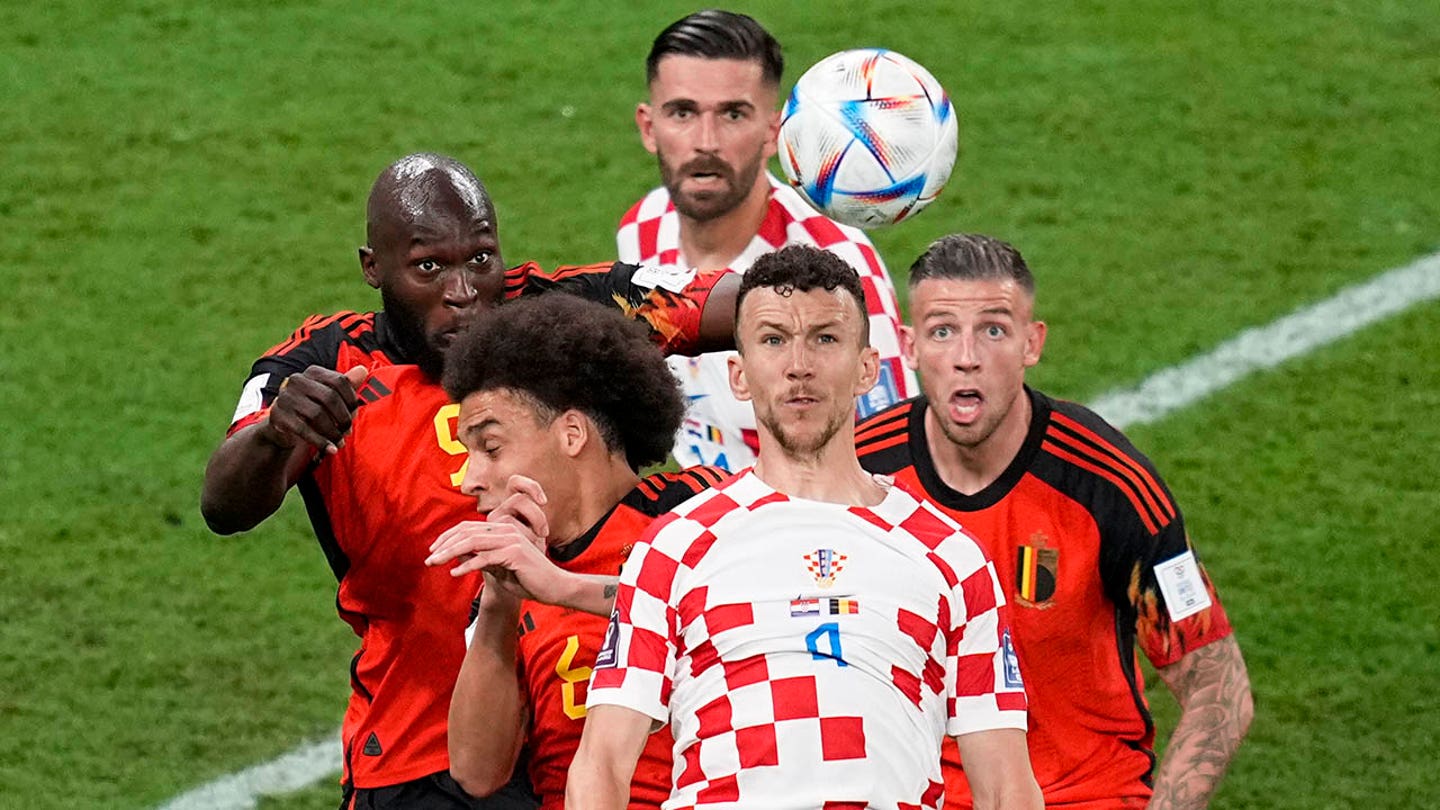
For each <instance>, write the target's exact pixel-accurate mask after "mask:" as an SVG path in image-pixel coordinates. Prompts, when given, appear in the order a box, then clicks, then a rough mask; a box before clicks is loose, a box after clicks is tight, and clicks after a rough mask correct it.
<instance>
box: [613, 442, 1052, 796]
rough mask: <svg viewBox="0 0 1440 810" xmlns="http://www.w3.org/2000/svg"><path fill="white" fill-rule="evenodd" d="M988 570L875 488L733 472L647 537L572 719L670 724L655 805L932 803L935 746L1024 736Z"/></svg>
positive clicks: (628, 571) (949, 528)
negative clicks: (854, 493) (857, 491)
mask: <svg viewBox="0 0 1440 810" xmlns="http://www.w3.org/2000/svg"><path fill="white" fill-rule="evenodd" d="M1004 599H1005V597H1004V596H1003V594H1002V592H1001V590H1000V586H999V583H998V582H997V581H996V578H995V573H994V568H993V566H992V565H991V564H990V562H989V561H988V560H987V559H986V558H985V555H984V553H983V552H981V550H980V548H979V546H977V545H976V544H975V542H974V541H973V540H972V539H971V538H970V537H968V536H967V535H966V534H964V532H963V530H961V529H960V527H959V525H958V524H956V523H955V522H954V521H952V520H950V519H949V518H947V517H945V516H944V515H942V514H941V513H940V512H939V511H937V510H936V509H935V508H934V507H932V506H930V505H929V504H928V503H924V502H921V501H917V500H916V499H915V498H914V497H913V496H912V495H910V494H909V493H907V492H906V491H905V490H902V489H900V488H899V487H892V488H890V489H889V490H888V492H887V493H886V496H885V498H884V500H883V501H882V502H881V503H880V504H879V505H877V506H874V507H859V506H846V505H843V504H834V503H823V502H819V501H811V500H804V499H798V498H791V497H788V496H786V495H784V494H782V493H779V492H776V491H775V490H774V489H772V488H770V487H769V486H767V485H766V484H765V483H764V482H763V481H761V480H760V479H759V478H758V477H757V476H756V475H755V474H754V472H753V471H747V472H745V473H744V474H742V475H739V476H737V477H735V478H733V479H731V480H730V481H728V482H726V483H724V484H721V485H720V487H719V488H717V489H714V490H711V491H709V492H707V493H704V494H701V495H699V496H696V497H695V498H692V499H691V500H689V501H687V502H686V503H684V504H682V505H681V506H680V507H678V508H677V509H676V510H675V511H673V512H671V513H670V514H668V515H665V516H663V517H661V518H660V519H659V520H657V521H656V522H655V523H653V524H651V528H650V530H649V531H648V532H647V533H646V535H645V536H644V538H643V539H642V541H641V542H640V543H637V544H636V547H635V550H634V551H633V552H632V553H631V555H630V558H629V560H628V561H627V562H626V563H625V567H624V570H623V571H622V572H621V575H620V586H619V592H618V594H617V596H616V600H615V613H614V615H613V616H612V617H611V624H610V628H609V630H608V631H607V633H606V641H605V646H604V647H603V648H602V649H601V652H600V653H599V655H598V656H597V658H596V664H595V670H594V674H593V675H592V676H591V681H590V693H589V700H588V705H590V706H596V705H601V704H608V705H617V706H624V707H627V708H630V709H633V710H635V711H639V712H642V713H644V714H646V715H648V716H650V717H653V718H655V719H657V720H660V721H662V722H669V723H670V725H671V732H672V733H673V735H674V739H675V769H674V784H673V790H672V792H671V794H670V798H669V800H667V802H666V803H665V805H664V806H665V807H666V808H681V807H695V806H703V807H773V808H783V807H795V808H817V807H835V808H841V807H844V808H850V807H854V808H858V807H866V806H870V807H889V808H896V807H901V808H935V807H938V806H939V804H940V800H941V796H942V792H943V784H942V781H941V776H940V741H941V739H942V737H943V736H944V735H946V734H949V735H959V734H967V733H970V732H975V731H984V730H989V729H998V728H1018V729H1024V728H1025V725H1026V710H1025V693H1024V688H1023V686H1022V684H1021V680H1020V672H1019V666H1018V663H1017V660H1016V657H1015V654H1014V651H1013V649H1012V648H1011V646H1010V643H1009V630H1008V628H1007V627H1006V625H1005V622H1004V616H1003V611H1002V610H1001V608H1002V606H1003V605H1004Z"/></svg>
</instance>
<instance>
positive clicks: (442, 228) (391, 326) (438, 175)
mask: <svg viewBox="0 0 1440 810" xmlns="http://www.w3.org/2000/svg"><path fill="white" fill-rule="evenodd" d="M365 239H366V244H365V246H364V247H362V248H360V267H361V270H362V271H363V272H364V274H365V281H366V283H368V284H369V285H370V286H372V287H374V288H376V289H377V290H379V291H380V300H381V301H382V302H383V303H384V305H385V315H386V321H385V325H386V334H387V335H388V336H389V338H390V339H392V340H393V341H394V343H395V344H397V345H398V347H399V349H398V352H397V357H396V359H400V360H403V362H409V363H415V364H417V365H419V366H420V367H421V368H422V369H424V370H425V371H426V373H428V374H430V375H431V376H432V377H436V378H437V379H438V378H439V376H440V373H441V369H442V364H443V361H444V349H445V347H446V346H448V345H449V343H450V341H451V340H452V339H453V338H454V336H455V335H456V334H458V333H459V331H460V329H462V328H463V327H464V326H465V325H466V324H468V323H469V322H470V321H471V320H473V319H474V317H475V316H476V315H477V314H478V313H479V312H480V311H482V310H485V309H489V308H490V307H493V306H496V305H498V304H499V303H500V301H501V299H502V297H503V296H504V283H505V264H504V260H503V259H502V258H501V257H500V235H499V232H498V231H497V229H496V225H495V208H494V205H493V203H491V201H490V195H489V194H488V193H486V191H485V185H484V184H483V183H481V182H480V179H479V178H477V177H476V176H475V173H474V172H472V171H470V169H469V168H468V167H467V166H466V165H465V164H463V163H461V162H460V161H458V160H456V159H455V158H452V157H447V156H445V155H437V154H434V153H432V152H422V153H419V154H414V155H406V156H405V157H402V158H400V159H399V160H397V161H395V162H394V163H391V164H390V165H389V166H386V167H385V170H384V171H383V172H381V173H380V176H379V177H377V178H376V179H375V184H374V185H373V186H371V188H370V197H369V199H368V200H367V201H366V203H365Z"/></svg>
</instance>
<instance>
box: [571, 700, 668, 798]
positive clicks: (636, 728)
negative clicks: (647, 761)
mask: <svg viewBox="0 0 1440 810" xmlns="http://www.w3.org/2000/svg"><path fill="white" fill-rule="evenodd" d="M653 724H654V721H653V720H652V719H651V718H650V717H649V716H648V715H645V714H642V713H641V712H637V711H635V710H634V709H627V708H625V707H623V706H595V707H592V708H591V709H590V710H589V711H588V712H587V713H586V716H585V730H584V731H583V732H581V734H580V747H579V748H578V749H577V750H576V751H575V759H574V760H573V761H571V763H570V773H569V775H568V776H567V777H566V780H565V808H566V810H624V808H625V807H626V805H628V804H629V803H630V778H631V777H632V776H634V774H635V763H636V762H638V761H639V760H640V752H641V751H643V750H644V749H645V740H646V738H648V737H649V736H650V729H651V727H652V726H653Z"/></svg>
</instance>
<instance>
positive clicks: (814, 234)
mask: <svg viewBox="0 0 1440 810" xmlns="http://www.w3.org/2000/svg"><path fill="white" fill-rule="evenodd" d="M784 69H785V60H784V56H783V55H782V54H781V51H780V44H779V43H778V42H776V41H775V38H774V37H772V36H771V35H770V32H768V31H766V30H765V28H764V27H762V26H761V25H760V24H759V23H758V22H756V21H755V20H754V19H752V18H751V17H748V16H746V15H744V14H735V13H732V12H729V11H720V10H716V9H708V10H705V11H698V12H696V13H694V14H691V15H688V16H686V17H684V18H682V19H679V20H676V21H675V22H674V23H672V24H670V25H669V26H668V27H666V28H665V30H664V31H661V32H660V34H659V36H657V37H656V38H655V41H654V43H653V45H652V47H651V49H650V53H649V56H648V57H647V58H646V60H645V73H646V83H647V87H648V90H649V97H648V100H647V101H646V102H645V103H643V104H640V105H639V106H638V107H637V108H636V110H635V124H636V126H637V127H638V128H639V130H640V140H641V142H642V143H644V145H645V148H646V149H647V150H649V151H650V152H651V153H652V154H654V155H655V157H656V160H657V162H658V163H659V165H660V179H661V181H662V185H661V186H660V187H659V188H656V189H655V190H653V191H651V192H650V193H649V194H648V195H646V196H645V197H644V198H643V199H641V200H640V201H639V202H637V203H635V205H634V206H632V207H631V208H630V210H629V211H628V212H627V213H626V214H625V216H624V217H623V218H622V219H621V221H620V228H619V231H618V232H617V233H616V237H615V239H616V247H617V251H618V253H617V255H618V256H619V257H620V259H621V260H622V261H628V262H637V263H640V264H645V265H656V266H659V267H667V268H675V269H680V270H687V271H688V270H691V269H695V268H698V269H699V270H701V271H725V272H734V273H744V272H745V271H746V269H747V268H749V267H750V265H751V264H752V263H753V262H754V261H755V260H756V258H758V257H759V256H761V255H763V254H765V253H769V252H770V251H772V250H775V249H777V248H779V247H782V246H784V245H796V244H798V245H815V246H818V247H822V248H824V249H825V250H828V251H830V252H831V253H834V254H835V255H837V256H839V257H840V258H842V259H844V260H845V262H846V263H848V264H849V265H850V266H851V267H853V268H854V269H855V271H856V272H857V273H859V275H860V280H861V285H862V287H863V289H864V292H865V299H864V303H865V307H866V314H867V317H868V319H869V322H870V339H871V341H872V342H873V344H874V346H875V348H876V349H878V350H879V354H880V365H879V374H878V375H877V377H876V383H875V385H873V386H871V388H870V389H869V390H868V391H866V392H865V393H864V394H863V395H862V396H860V397H859V398H858V399H857V400H856V414H857V415H858V416H859V417H862V418H863V417H865V416H869V415H870V414H873V413H875V412H876V411H878V410H880V409H882V408H885V407H887V406H889V405H891V404H893V403H895V402H898V401H900V400H902V399H904V398H906V397H909V396H911V395H913V394H914V393H915V392H916V391H918V390H919V389H918V386H917V384H916V382H915V377H914V374H913V373H911V371H910V370H909V369H908V368H907V367H906V366H905V363H904V360H903V358H902V356H901V354H900V343H899V329H900V308H899V305H898V303H897V302H896V297H895V288H894V285H893V284H892V283H891V281H890V276H889V274H888V273H887V272H886V270H885V265H884V263H883V262H881V260H880V256H879V255H878V254H877V253H876V252H875V248H874V246H872V245H871V244H870V240H869V239H868V238H866V236H865V234H864V232H862V231H860V230H858V229H856V228H852V227H849V226H847V225H841V224H840V223H837V222H835V221H833V220H831V219H829V218H827V217H825V216H824V215H822V214H820V213H818V212H816V211H815V210H814V209H813V208H811V207H810V206H809V204H807V203H806V202H805V201H804V199H802V198H801V196H800V195H799V194H798V193H797V192H796V191H795V190H794V189H792V188H790V187H789V186H787V185H784V184H783V183H780V182H779V181H778V180H776V179H775V178H774V177H773V176H771V175H770V173H769V172H768V171H766V170H765V163H766V161H767V160H768V159H769V158H770V156H771V155H773V154H775V148H776V146H775V144H776V140H775V139H776V136H777V135H778V133H779V127H780V112H779V109H778V105H779V93H780V78H781V74H782V73H783V72H784ZM725 362H726V359H725V355H723V354H711V355H702V356H700V357H694V358H674V359H672V360H671V367H672V368H673V369H674V370H675V374H676V376H678V377H679V378H680V380H681V382H682V384H683V385H684V386H685V394H686V396H687V397H688V399H689V400H690V406H689V410H688V411H687V413H686V418H685V423H684V428H683V429H682V430H681V432H680V434H679V435H678V436H677V438H676V441H675V447H674V449H673V453H674V455H675V458H676V459H677V460H678V461H679V462H680V463H682V464H715V465H718V466H721V467H725V468H726V469H729V470H739V469H741V468H743V467H747V466H749V465H751V464H753V463H754V462H755V451H756V447H757V444H756V443H757V442H758V435H759V434H758V433H757V432H756V428H755V414H754V412H753V410H752V409H751V407H750V404H749V403H745V402H740V401H739V400H737V399H735V396H734V395H733V394H732V393H731V392H730V387H729V383H728V382H727V376H726V375H727V374H728V371H727V369H726V365H725Z"/></svg>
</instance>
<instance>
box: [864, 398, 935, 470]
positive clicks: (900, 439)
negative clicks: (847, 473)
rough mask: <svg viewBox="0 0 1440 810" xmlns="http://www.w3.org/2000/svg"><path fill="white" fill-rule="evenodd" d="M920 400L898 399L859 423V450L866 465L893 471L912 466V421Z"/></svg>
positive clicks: (871, 467) (870, 467)
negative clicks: (898, 400) (902, 400)
mask: <svg viewBox="0 0 1440 810" xmlns="http://www.w3.org/2000/svg"><path fill="white" fill-rule="evenodd" d="M919 401H920V398H919V397H916V398H914V399H907V400H905V401H904V402H897V403H896V404H894V405H891V406H890V407H888V408H886V409H885V410H883V411H880V412H879V413H877V414H874V415H873V416H870V417H868V418H867V419H865V420H863V421H862V422H860V424H858V425H856V426H855V452H856V454H857V455H858V456H859V457H860V462H861V464H862V465H863V466H864V467H865V469H867V470H869V471H870V472H874V473H881V474H884V475H890V474H892V473H895V472H898V471H900V470H902V469H904V468H905V467H908V466H910V464H911V458H910V455H911V454H910V429H911V428H910V425H911V422H912V421H913V418H914V416H915V414H916V412H917V409H916V404H917V403H918V402H919Z"/></svg>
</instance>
